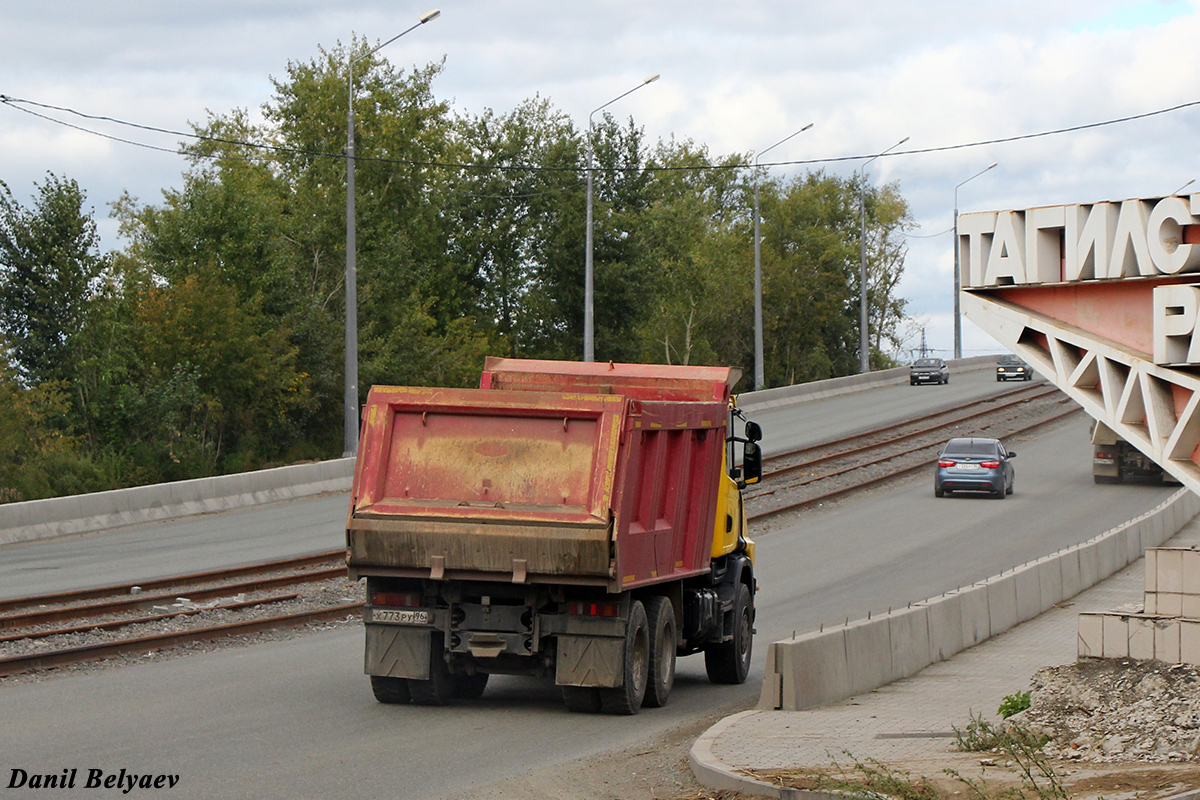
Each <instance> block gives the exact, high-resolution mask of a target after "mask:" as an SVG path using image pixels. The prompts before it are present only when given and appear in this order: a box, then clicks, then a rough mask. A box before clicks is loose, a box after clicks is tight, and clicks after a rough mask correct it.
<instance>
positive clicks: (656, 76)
mask: <svg viewBox="0 0 1200 800" xmlns="http://www.w3.org/2000/svg"><path fill="white" fill-rule="evenodd" d="M660 77H662V76H661V75H659V74H658V73H657V72H656V73H654V74H653V75H650V76H649V77H647V78H646V79H645V80H643V81H642V85H643V86H645V85H646V84H647V83H654V82H655V81H656V80H658V79H659V78H660Z"/></svg>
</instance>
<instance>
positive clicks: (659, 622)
mask: <svg viewBox="0 0 1200 800" xmlns="http://www.w3.org/2000/svg"><path fill="white" fill-rule="evenodd" d="M646 619H647V621H648V622H649V625H650V675H649V678H648V679H647V681H646V697H645V699H643V700H642V705H644V706H646V707H648V708H662V707H663V706H665V705H666V704H667V697H668V696H669V695H670V694H671V687H672V686H674V685H675V651H676V646H677V643H676V634H675V606H673V605H671V601H670V600H668V599H667V598H665V597H662V596H661V595H659V596H655V597H650V598H648V599H647V600H646Z"/></svg>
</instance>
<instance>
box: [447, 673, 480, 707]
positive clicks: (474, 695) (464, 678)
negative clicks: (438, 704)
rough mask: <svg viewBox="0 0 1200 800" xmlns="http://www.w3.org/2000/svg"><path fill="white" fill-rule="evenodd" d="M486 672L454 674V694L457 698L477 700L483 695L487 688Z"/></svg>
mask: <svg viewBox="0 0 1200 800" xmlns="http://www.w3.org/2000/svg"><path fill="white" fill-rule="evenodd" d="M487 682H488V674H487V673H486V672H476V673H475V674H474V675H455V676H454V696H455V697H456V698H458V699H459V700H478V699H479V698H481V697H483V690H484V689H486V688H487Z"/></svg>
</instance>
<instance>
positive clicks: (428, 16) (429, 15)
mask: <svg viewBox="0 0 1200 800" xmlns="http://www.w3.org/2000/svg"><path fill="white" fill-rule="evenodd" d="M441 15H442V12H441V11H440V10H438V9H436V8H435V9H434V10H433V11H426V12H425V13H424V14H422V15H421V24H422V25H424V24H425V23H426V22H432V21H433V20H435V19H437V18H438V17H440V16H441Z"/></svg>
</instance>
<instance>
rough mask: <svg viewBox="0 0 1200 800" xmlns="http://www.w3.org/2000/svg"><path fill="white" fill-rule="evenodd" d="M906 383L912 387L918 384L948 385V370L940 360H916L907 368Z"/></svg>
mask: <svg viewBox="0 0 1200 800" xmlns="http://www.w3.org/2000/svg"><path fill="white" fill-rule="evenodd" d="M908 382H909V384H910V385H912V386H916V385H917V384H918V383H949V382H950V368H949V367H947V366H946V362H945V361H943V360H942V359H940V358H918V359H917V360H916V361H914V362H913V363H912V366H911V367H909V368H908Z"/></svg>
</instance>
